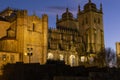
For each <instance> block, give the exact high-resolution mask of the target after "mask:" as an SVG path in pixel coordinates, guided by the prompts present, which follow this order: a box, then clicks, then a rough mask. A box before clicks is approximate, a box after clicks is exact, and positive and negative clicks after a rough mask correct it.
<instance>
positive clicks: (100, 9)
mask: <svg viewBox="0 0 120 80" xmlns="http://www.w3.org/2000/svg"><path fill="white" fill-rule="evenodd" d="M100 11H102V3H100Z"/></svg>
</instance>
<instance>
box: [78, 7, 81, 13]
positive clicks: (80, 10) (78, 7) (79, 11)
mask: <svg viewBox="0 0 120 80" xmlns="http://www.w3.org/2000/svg"><path fill="white" fill-rule="evenodd" d="M80 11H81V10H80V5H78V13H79V12H80Z"/></svg>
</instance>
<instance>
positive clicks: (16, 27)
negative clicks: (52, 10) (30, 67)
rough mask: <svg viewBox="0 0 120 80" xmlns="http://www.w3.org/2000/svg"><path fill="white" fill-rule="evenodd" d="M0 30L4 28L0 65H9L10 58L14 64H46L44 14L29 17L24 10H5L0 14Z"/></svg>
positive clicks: (0, 45)
mask: <svg viewBox="0 0 120 80" xmlns="http://www.w3.org/2000/svg"><path fill="white" fill-rule="evenodd" d="M0 28H4V30H3V32H4V33H2V32H1V33H2V34H1V39H0V64H3V63H4V62H6V63H7V62H10V63H11V57H12V58H13V61H12V62H14V63H15V62H18V61H21V62H24V63H29V62H31V63H41V64H44V63H45V62H46V56H47V55H46V54H47V45H48V43H47V36H48V16H47V15H46V14H43V15H42V18H39V17H38V16H36V15H35V14H33V15H31V16H29V15H28V14H27V11H26V10H13V9H11V8H7V9H5V10H3V11H2V12H0ZM5 31H6V34H5ZM5 58H6V59H5ZM7 58H8V59H7ZM6 60H8V61H6Z"/></svg>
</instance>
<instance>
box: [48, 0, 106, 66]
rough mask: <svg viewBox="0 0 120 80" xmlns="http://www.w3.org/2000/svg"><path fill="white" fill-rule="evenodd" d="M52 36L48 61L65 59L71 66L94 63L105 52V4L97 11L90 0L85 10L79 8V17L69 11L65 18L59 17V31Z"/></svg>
mask: <svg viewBox="0 0 120 80" xmlns="http://www.w3.org/2000/svg"><path fill="white" fill-rule="evenodd" d="M48 34H49V35H48V59H53V60H64V61H65V63H66V64H69V65H71V66H78V65H81V64H83V63H85V62H88V63H90V64H92V62H93V61H94V58H95V57H96V55H97V53H98V52H100V51H101V50H102V49H104V29H103V12H102V4H100V9H97V7H96V4H94V3H92V2H91V0H89V1H88V3H86V4H85V5H84V9H83V10H81V8H80V6H78V12H77V17H76V18H75V17H74V16H73V14H72V13H71V12H70V11H69V9H68V8H66V11H65V12H64V13H63V14H62V16H61V18H59V16H58V15H57V16H56V28H55V29H49V32H48Z"/></svg>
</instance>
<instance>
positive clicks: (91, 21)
mask: <svg viewBox="0 0 120 80" xmlns="http://www.w3.org/2000/svg"><path fill="white" fill-rule="evenodd" d="M77 19H78V23H79V30H80V32H81V34H82V36H83V43H84V44H85V51H86V52H88V53H96V52H99V51H101V49H104V29H103V11H102V4H100V8H99V9H98V8H97V7H96V4H94V3H92V1H91V0H88V3H86V4H85V5H84V7H83V10H81V9H80V6H78V13H77Z"/></svg>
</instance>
